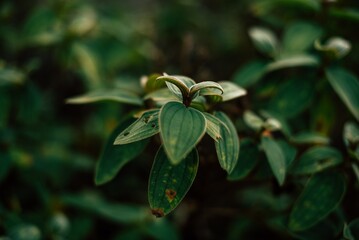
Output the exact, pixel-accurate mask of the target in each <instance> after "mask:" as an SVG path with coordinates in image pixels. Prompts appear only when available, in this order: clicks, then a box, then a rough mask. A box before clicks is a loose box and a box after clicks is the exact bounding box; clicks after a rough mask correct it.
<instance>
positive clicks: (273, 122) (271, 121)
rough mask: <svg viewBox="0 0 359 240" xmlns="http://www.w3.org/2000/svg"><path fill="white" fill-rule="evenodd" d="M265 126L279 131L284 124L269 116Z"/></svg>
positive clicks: (267, 128) (270, 129)
mask: <svg viewBox="0 0 359 240" xmlns="http://www.w3.org/2000/svg"><path fill="white" fill-rule="evenodd" d="M263 128H265V129H266V130H268V131H271V132H272V131H278V130H281V129H282V125H281V123H280V122H279V121H278V120H277V119H275V118H268V119H267V120H266V121H265V122H264V123H263Z"/></svg>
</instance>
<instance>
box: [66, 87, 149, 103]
mask: <svg viewBox="0 0 359 240" xmlns="http://www.w3.org/2000/svg"><path fill="white" fill-rule="evenodd" d="M105 100H108V101H116V102H121V103H128V104H133V105H138V106H142V104H143V102H142V99H141V98H140V97H139V96H137V95H136V94H134V93H131V92H129V91H127V90H123V89H103V90H95V91H91V92H88V93H86V94H84V95H81V96H77V97H72V98H69V99H67V100H66V103H71V104H85V103H93V102H99V101H105Z"/></svg>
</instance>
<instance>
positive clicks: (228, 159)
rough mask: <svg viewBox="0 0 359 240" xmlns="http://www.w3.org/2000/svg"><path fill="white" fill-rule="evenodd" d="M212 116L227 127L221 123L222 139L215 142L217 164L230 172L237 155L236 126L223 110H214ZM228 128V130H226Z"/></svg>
mask: <svg viewBox="0 0 359 240" xmlns="http://www.w3.org/2000/svg"><path fill="white" fill-rule="evenodd" d="M214 116H215V117H217V118H218V119H219V120H221V121H222V122H223V123H224V124H225V125H226V126H227V127H228V129H227V128H226V127H225V126H223V125H221V131H220V132H221V136H222V141H219V142H215V145H216V152H217V157H218V161H219V164H220V165H221V167H222V168H223V169H224V170H226V171H227V173H228V174H230V173H231V172H232V171H233V169H234V167H235V166H236V164H237V161H238V156H239V138H238V135H237V130H236V127H235V126H234V125H233V123H232V121H231V120H230V119H229V117H228V116H227V115H226V114H225V113H223V112H215V113H214ZM228 130H229V131H228Z"/></svg>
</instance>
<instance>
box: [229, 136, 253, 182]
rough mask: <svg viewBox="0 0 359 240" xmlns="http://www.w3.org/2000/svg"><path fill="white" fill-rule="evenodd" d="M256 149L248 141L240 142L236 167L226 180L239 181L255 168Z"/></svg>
mask: <svg viewBox="0 0 359 240" xmlns="http://www.w3.org/2000/svg"><path fill="white" fill-rule="evenodd" d="M258 154H259V151H258V148H257V146H256V144H254V143H253V142H252V141H251V140H250V139H243V140H242V141H241V151H240V153H239V157H238V161H237V164H236V166H235V167H234V169H233V171H232V172H231V174H230V175H228V180H232V181H234V180H240V179H243V178H245V177H246V176H247V175H248V174H249V173H250V172H251V171H252V170H253V168H254V167H255V166H256V164H257V160H258Z"/></svg>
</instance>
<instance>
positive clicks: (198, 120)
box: [159, 102, 207, 164]
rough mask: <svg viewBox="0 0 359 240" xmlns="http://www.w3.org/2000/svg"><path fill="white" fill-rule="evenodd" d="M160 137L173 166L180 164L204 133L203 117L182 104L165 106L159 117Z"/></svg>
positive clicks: (204, 122) (171, 103)
mask: <svg viewBox="0 0 359 240" xmlns="http://www.w3.org/2000/svg"><path fill="white" fill-rule="evenodd" d="M159 125H160V136H161V139H162V142H163V146H164V149H165V150H166V153H167V155H168V157H169V159H170V160H171V162H172V163H173V164H178V163H179V162H181V161H182V160H183V159H184V158H185V157H186V156H187V154H188V153H189V152H190V151H191V150H192V149H193V148H194V147H195V146H196V144H197V143H198V142H199V141H200V140H201V138H202V137H203V135H204V134H205V132H206V127H207V125H206V119H205V117H204V115H203V114H202V113H201V112H200V111H198V110H196V109H194V108H191V107H188V108H186V107H185V106H184V105H183V104H182V103H178V102H169V103H167V104H165V105H164V106H163V107H162V108H161V110H160V115H159Z"/></svg>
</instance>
